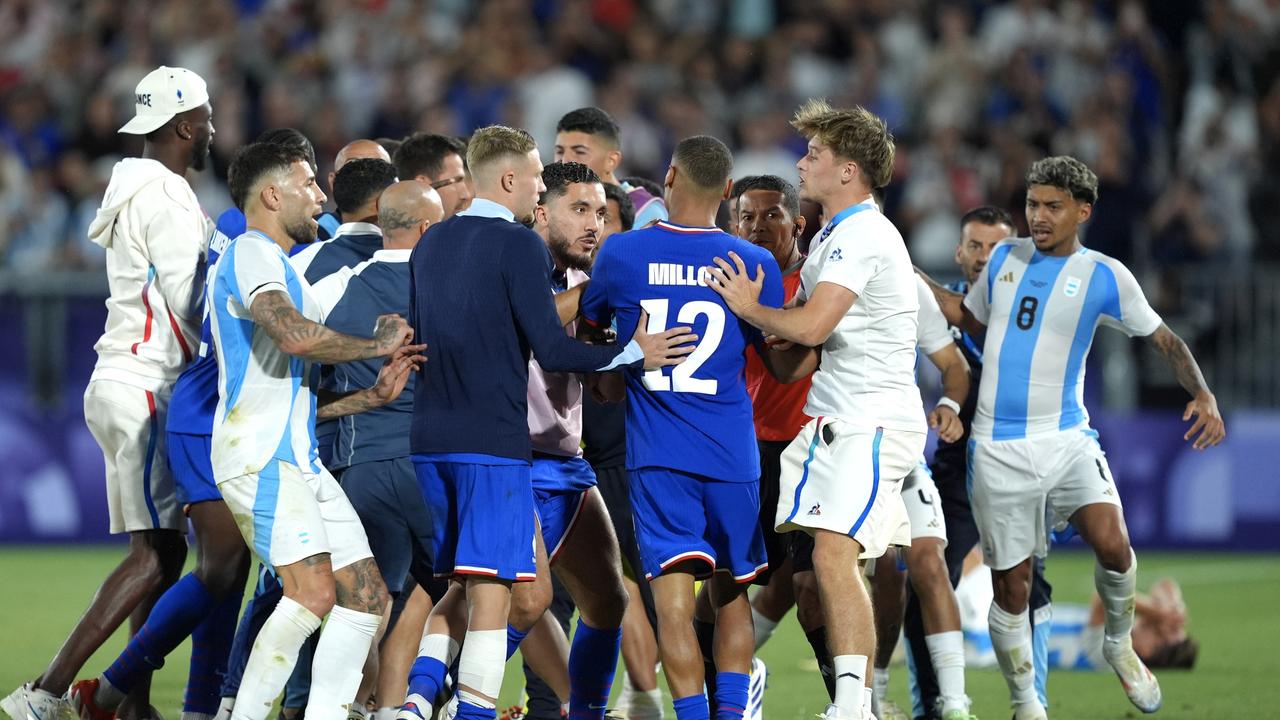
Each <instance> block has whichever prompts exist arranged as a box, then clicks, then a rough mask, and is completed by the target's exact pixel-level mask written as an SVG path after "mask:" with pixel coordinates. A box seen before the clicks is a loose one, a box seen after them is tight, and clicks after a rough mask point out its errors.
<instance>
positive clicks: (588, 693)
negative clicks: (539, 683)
mask: <svg viewBox="0 0 1280 720" xmlns="http://www.w3.org/2000/svg"><path fill="white" fill-rule="evenodd" d="M621 649H622V628H612V629H610V630H597V629H595V628H593V627H591V626H590V625H588V624H586V623H584V622H582V620H581V619H579V620H578V631H577V632H576V633H574V634H573V645H572V646H571V647H570V648H569V717H570V718H572V719H573V720H590V719H594V720H603V718H604V711H605V708H606V707H607V706H608V704H609V693H610V691H612V690H613V674H614V671H615V670H616V669H617V667H618V652H619V651H620V650H621ZM743 692H744V693H745V692H746V686H743Z"/></svg>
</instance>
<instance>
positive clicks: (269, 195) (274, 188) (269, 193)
mask: <svg viewBox="0 0 1280 720" xmlns="http://www.w3.org/2000/svg"><path fill="white" fill-rule="evenodd" d="M281 195H282V194H281V192H280V186H279V185H276V184H275V183H268V184H266V185H263V186H262V189H261V190H259V191H258V201H259V202H261V203H262V207H264V208H266V209H267V210H270V211H271V212H276V211H278V210H279V209H280V206H281V204H282V200H283V198H282V197H281Z"/></svg>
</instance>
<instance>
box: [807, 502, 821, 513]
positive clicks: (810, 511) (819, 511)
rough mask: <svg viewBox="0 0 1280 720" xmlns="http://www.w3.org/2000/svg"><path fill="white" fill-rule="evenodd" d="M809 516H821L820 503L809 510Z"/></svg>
mask: <svg viewBox="0 0 1280 720" xmlns="http://www.w3.org/2000/svg"><path fill="white" fill-rule="evenodd" d="M809 514H810V515H821V514H822V503H814V505H813V507H811V508H809Z"/></svg>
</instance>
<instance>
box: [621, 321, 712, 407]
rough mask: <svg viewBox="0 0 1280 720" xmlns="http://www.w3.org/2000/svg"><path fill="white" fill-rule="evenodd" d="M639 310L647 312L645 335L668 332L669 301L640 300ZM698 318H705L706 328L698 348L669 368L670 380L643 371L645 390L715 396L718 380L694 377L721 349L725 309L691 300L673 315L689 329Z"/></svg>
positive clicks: (662, 375)
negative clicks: (708, 359) (678, 363)
mask: <svg viewBox="0 0 1280 720" xmlns="http://www.w3.org/2000/svg"><path fill="white" fill-rule="evenodd" d="M640 307H641V308H643V309H644V311H645V312H647V313H649V326H648V327H646V328H645V332H647V333H650V334H655V333H660V332H663V331H665V330H666V329H667V315H668V314H669V311H670V307H671V300H669V299H667V298H659V299H654V300H641V301H640ZM699 315H705V316H706V318H707V329H706V330H705V331H703V333H702V337H700V338H699V339H698V346H697V347H696V348H694V350H693V352H691V353H689V355H688V357H686V358H685V360H684V362H683V363H681V364H680V365H675V366H673V367H672V368H671V376H670V377H667V376H666V375H664V374H663V372H662V370H660V369H659V370H646V371H645V373H644V386H645V387H646V388H648V389H649V390H652V391H653V392H667V391H672V392H687V393H701V394H703V395H715V394H716V390H717V389H718V388H719V381H717V380H716V379H714V378H711V379H707V378H696V377H694V376H693V374H694V373H695V372H696V371H697V370H698V368H700V367H702V364H703V363H705V362H706V361H707V358H709V357H711V354H712V353H714V352H715V351H716V348H717V347H719V346H720V339H721V338H722V337H723V336H724V308H723V307H721V306H720V305H717V304H716V303H713V302H710V301H708V300H693V301H690V302H687V303H685V304H684V305H681V306H680V310H679V311H678V312H677V313H676V322H677V323H679V324H681V325H689V326H690V327H692V326H693V323H694V321H695V320H697V318H698V316H699Z"/></svg>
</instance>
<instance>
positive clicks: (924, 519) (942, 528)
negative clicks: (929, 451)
mask: <svg viewBox="0 0 1280 720" xmlns="http://www.w3.org/2000/svg"><path fill="white" fill-rule="evenodd" d="M902 504H903V505H905V506H906V508H907V518H908V519H910V521H911V539H912V540H919V539H921V538H935V539H937V540H941V541H942V546H943V547H946V546H947V521H946V520H945V519H944V518H943V517H942V501H941V500H940V499H938V486H937V485H935V484H934V483H933V474H932V473H930V472H929V467H928V466H927V465H925V464H924V462H923V461H920V462H917V463H916V466H915V468H913V469H912V470H911V474H909V475H907V479H906V481H904V482H903V484H902Z"/></svg>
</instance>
